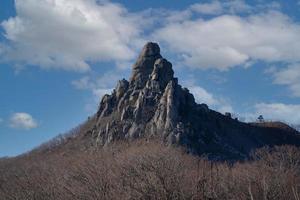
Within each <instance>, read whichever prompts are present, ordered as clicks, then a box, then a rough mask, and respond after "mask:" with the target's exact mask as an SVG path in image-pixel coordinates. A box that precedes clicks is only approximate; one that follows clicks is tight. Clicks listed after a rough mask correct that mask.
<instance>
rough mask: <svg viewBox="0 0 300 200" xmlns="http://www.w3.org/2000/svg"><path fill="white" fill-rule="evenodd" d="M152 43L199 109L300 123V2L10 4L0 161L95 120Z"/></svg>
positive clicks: (0, 87) (3, 40)
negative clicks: (203, 106)
mask: <svg viewBox="0 0 300 200" xmlns="http://www.w3.org/2000/svg"><path fill="white" fill-rule="evenodd" d="M146 41H156V42H158V43H159V44H160V46H161V52H162V55H163V56H164V57H166V58H167V59H168V60H170V61H171V62H172V63H173V66H174V69H175V75H176V76H177V77H179V80H180V81H179V82H180V83H181V84H182V85H183V86H186V87H188V88H190V90H191V91H192V93H194V95H195V98H196V100H197V101H198V102H199V103H206V104H208V105H209V106H210V107H211V108H213V109H216V110H218V111H219V112H223V113H224V112H232V113H234V114H235V115H236V116H238V117H239V118H240V119H241V120H244V121H251V120H255V119H256V117H257V116H258V115H259V114H262V115H264V117H265V118H266V119H268V120H282V121H285V122H287V123H289V124H294V125H298V124H300V1H297V0H280V1H267V0H266V1H263V0H252V1H243V0H225V1H218V0H213V1H195V0H186V1H181V0H178V1H177V0H164V1H158V0H155V1H146V0H123V1H121V0H119V1H118V0H116V1H109V0H103V1H102V0H15V1H13V0H5V1H1V3H0V157H1V156H13V155H17V154H20V153H23V152H26V151H28V150H30V149H31V148H33V147H35V146H37V145H39V144H40V143H42V142H45V141H47V140H49V139H50V138H52V137H54V136H56V135H57V134H59V133H64V132H66V131H68V130H69V129H71V128H72V127H74V126H76V125H78V124H79V123H80V122H82V121H84V120H85V119H86V118H87V117H88V116H89V115H91V114H93V113H94V112H95V111H96V108H97V104H98V103H99V101H100V98H101V96H102V95H103V94H105V93H109V92H110V91H111V90H112V88H114V86H115V84H116V81H117V80H118V79H122V78H128V77H129V76H130V69H131V65H132V63H133V62H134V60H135V59H136V57H137V55H138V53H139V51H140V50H141V48H142V46H143V45H144V44H145V42H146Z"/></svg>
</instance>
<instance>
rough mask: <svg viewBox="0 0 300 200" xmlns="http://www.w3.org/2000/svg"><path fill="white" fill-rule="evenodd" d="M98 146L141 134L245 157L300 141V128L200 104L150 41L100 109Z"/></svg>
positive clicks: (95, 129) (219, 155)
mask: <svg viewBox="0 0 300 200" xmlns="http://www.w3.org/2000/svg"><path fill="white" fill-rule="evenodd" d="M91 132H92V133H96V134H94V135H96V136H95V137H96V144H97V145H100V146H102V145H106V144H109V143H110V142H112V141H114V140H120V139H135V138H138V137H152V136H155V137H160V138H161V139H162V140H163V141H165V142H167V143H169V144H179V145H183V146H184V147H186V148H187V149H188V150H189V151H190V152H192V153H195V154H203V153H205V154H207V155H208V156H209V157H211V158H214V159H242V158H246V157H247V156H248V155H249V153H250V151H251V150H252V149H254V148H258V147H261V146H264V145H280V144H295V145H300V138H299V136H298V135H297V132H296V131H286V130H281V129H276V128H266V127H258V126H255V125H253V124H252V125H250V124H245V123H241V122H239V121H237V120H233V119H231V118H230V117H226V116H224V115H222V114H220V113H218V112H215V111H213V110H210V109H209V108H208V106H207V105H205V104H200V105H199V104H197V103H196V102H195V99H194V97H193V95H192V94H190V93H189V91H188V89H184V88H182V87H181V86H180V85H179V84H178V80H177V78H174V71H173V69H172V64H171V63H170V62H169V61H167V60H166V59H164V58H162V56H161V55H160V48H159V46H158V44H156V43H151V42H150V43H147V44H146V45H145V46H144V48H143V50H142V52H141V54H140V55H139V57H138V59H137V62H136V63H135V64H134V65H133V69H132V76H131V78H130V81H129V82H128V81H127V80H125V79H123V80H121V81H119V82H118V84H117V86H116V89H115V90H114V91H113V92H112V94H111V95H105V96H104V97H103V98H102V100H101V103H100V106H99V110H98V112H97V122H96V124H95V126H94V127H93V130H92V131H91Z"/></svg>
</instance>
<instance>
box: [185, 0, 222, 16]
mask: <svg viewBox="0 0 300 200" xmlns="http://www.w3.org/2000/svg"><path fill="white" fill-rule="evenodd" d="M190 9H191V10H192V11H194V12H198V13H201V14H213V15H216V14H221V13H222V12H223V6H222V4H221V3H220V1H212V2H210V3H197V4H194V5H192V6H191V7H190Z"/></svg>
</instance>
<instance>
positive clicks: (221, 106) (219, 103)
mask: <svg viewBox="0 0 300 200" xmlns="http://www.w3.org/2000/svg"><path fill="white" fill-rule="evenodd" d="M183 84H184V85H186V86H187V87H188V89H189V90H190V92H191V93H192V94H193V95H194V98H195V101H196V102H197V103H199V104H201V103H205V104H207V105H208V106H209V107H211V108H212V109H215V110H217V111H219V112H221V113H223V114H224V113H225V112H231V113H233V112H234V110H233V108H232V106H231V105H230V103H228V101H227V100H226V99H225V98H223V97H217V96H215V95H213V94H212V93H210V92H208V91H207V90H206V89H204V88H203V87H201V86H199V85H196V84H195V83H194V81H191V80H190V81H186V82H184V83H183Z"/></svg>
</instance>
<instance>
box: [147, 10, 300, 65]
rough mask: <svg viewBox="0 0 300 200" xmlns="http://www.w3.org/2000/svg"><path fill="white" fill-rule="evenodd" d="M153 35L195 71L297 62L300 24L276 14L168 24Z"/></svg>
mask: <svg viewBox="0 0 300 200" xmlns="http://www.w3.org/2000/svg"><path fill="white" fill-rule="evenodd" d="M153 36H154V37H155V38H157V40H159V41H161V42H162V43H163V44H166V45H167V47H169V49H170V50H171V51H174V52H176V53H178V54H179V55H180V56H181V60H182V61H183V62H184V63H185V64H186V65H187V66H191V67H194V68H217V69H219V70H228V69H229V68H231V67H234V66H238V65H244V64H246V63H248V62H255V61H257V60H262V61H265V62H268V63H272V62H288V63H293V62H298V61H300V25H299V24H297V23H295V22H293V21H292V20H291V19H290V18H289V17H288V16H286V15H284V14H282V13H281V12H278V11H268V12H265V13H259V14H257V13H256V14H250V15H248V16H246V17H241V16H236V15H222V16H217V17H214V18H210V19H203V18H196V19H187V20H185V21H179V22H172V23H168V24H166V25H165V26H164V27H162V28H161V29H158V30H157V31H155V32H154V33H153Z"/></svg>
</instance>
